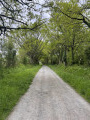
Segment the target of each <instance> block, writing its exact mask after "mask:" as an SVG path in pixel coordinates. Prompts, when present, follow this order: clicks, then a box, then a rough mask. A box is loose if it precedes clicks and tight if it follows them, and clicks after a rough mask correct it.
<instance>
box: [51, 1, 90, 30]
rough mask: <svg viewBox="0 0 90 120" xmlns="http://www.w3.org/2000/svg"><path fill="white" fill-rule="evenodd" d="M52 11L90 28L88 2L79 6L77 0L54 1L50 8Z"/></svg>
mask: <svg viewBox="0 0 90 120" xmlns="http://www.w3.org/2000/svg"><path fill="white" fill-rule="evenodd" d="M50 7H51V8H52V10H55V11H56V12H60V13H62V14H63V15H65V16H67V17H68V18H70V19H72V20H76V21H78V22H82V23H84V24H86V25H87V26H88V27H89V28H90V18H89V13H90V1H89V0H87V1H86V2H85V3H83V4H80V2H79V0H70V1H69V2H68V1H67V2H65V1H62V0H60V1H56V2H55V3H53V4H52V5H51V6H50Z"/></svg>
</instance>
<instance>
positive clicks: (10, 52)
mask: <svg viewBox="0 0 90 120" xmlns="http://www.w3.org/2000/svg"><path fill="white" fill-rule="evenodd" d="M15 63H16V50H14V45H13V43H12V41H8V44H7V54H6V64H7V65H6V66H7V67H11V66H15Z"/></svg>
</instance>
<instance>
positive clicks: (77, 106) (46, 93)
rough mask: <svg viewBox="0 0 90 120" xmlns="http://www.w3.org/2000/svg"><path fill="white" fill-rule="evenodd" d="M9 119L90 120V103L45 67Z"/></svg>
mask: <svg viewBox="0 0 90 120" xmlns="http://www.w3.org/2000/svg"><path fill="white" fill-rule="evenodd" d="M7 120H90V105H89V103H87V102H86V101H85V100H84V99H83V98H82V97H80V96H79V95H78V94H77V93H76V92H75V91H74V90H73V89H72V88H71V87H70V86H69V85H67V84H66V83H65V82H63V81H62V79H60V78H59V77H58V76H57V75H56V74H55V73H54V72H53V71H52V70H51V69H50V68H48V67H46V66H43V67H42V68H41V69H40V70H39V72H38V73H37V75H36V77H35V78H34V81H33V83H32V85H31V86H30V88H29V89H28V91H27V92H26V94H25V95H24V96H23V97H22V98H21V99H20V102H19V103H18V104H17V105H16V107H15V108H14V110H13V112H12V113H11V114H10V116H9V117H8V119H7Z"/></svg>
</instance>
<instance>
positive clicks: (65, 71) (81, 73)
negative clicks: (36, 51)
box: [49, 65, 90, 103]
mask: <svg viewBox="0 0 90 120" xmlns="http://www.w3.org/2000/svg"><path fill="white" fill-rule="evenodd" d="M49 67H50V68H51V69H53V70H54V71H55V72H56V73H57V74H58V75H59V76H60V77H61V78H62V79H63V80H64V81H65V82H67V83H68V84H70V85H71V86H72V87H73V88H74V89H75V90H76V91H77V92H78V93H79V94H80V95H81V96H82V97H84V98H85V99H86V100H87V101H88V102H89V103H90V67H87V68H85V67H83V66H77V65H74V66H68V67H64V65H50V66H49Z"/></svg>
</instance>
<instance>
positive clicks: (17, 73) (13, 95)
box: [0, 65, 40, 120]
mask: <svg viewBox="0 0 90 120" xmlns="http://www.w3.org/2000/svg"><path fill="white" fill-rule="evenodd" d="M39 68H40V66H38V65H36V66H33V65H28V66H24V65H20V66H19V67H16V68H10V69H3V77H2V78H0V120H5V118H6V117H7V116H8V115H9V113H10V112H11V111H12V109H13V107H14V106H15V105H16V103H17V102H18V100H19V98H20V97H21V96H22V95H23V94H24V93H25V92H26V91H27V89H28V88H29V85H30V84H31V82H32V80H33V78H34V76H35V74H36V73H37V71H38V70H39Z"/></svg>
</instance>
